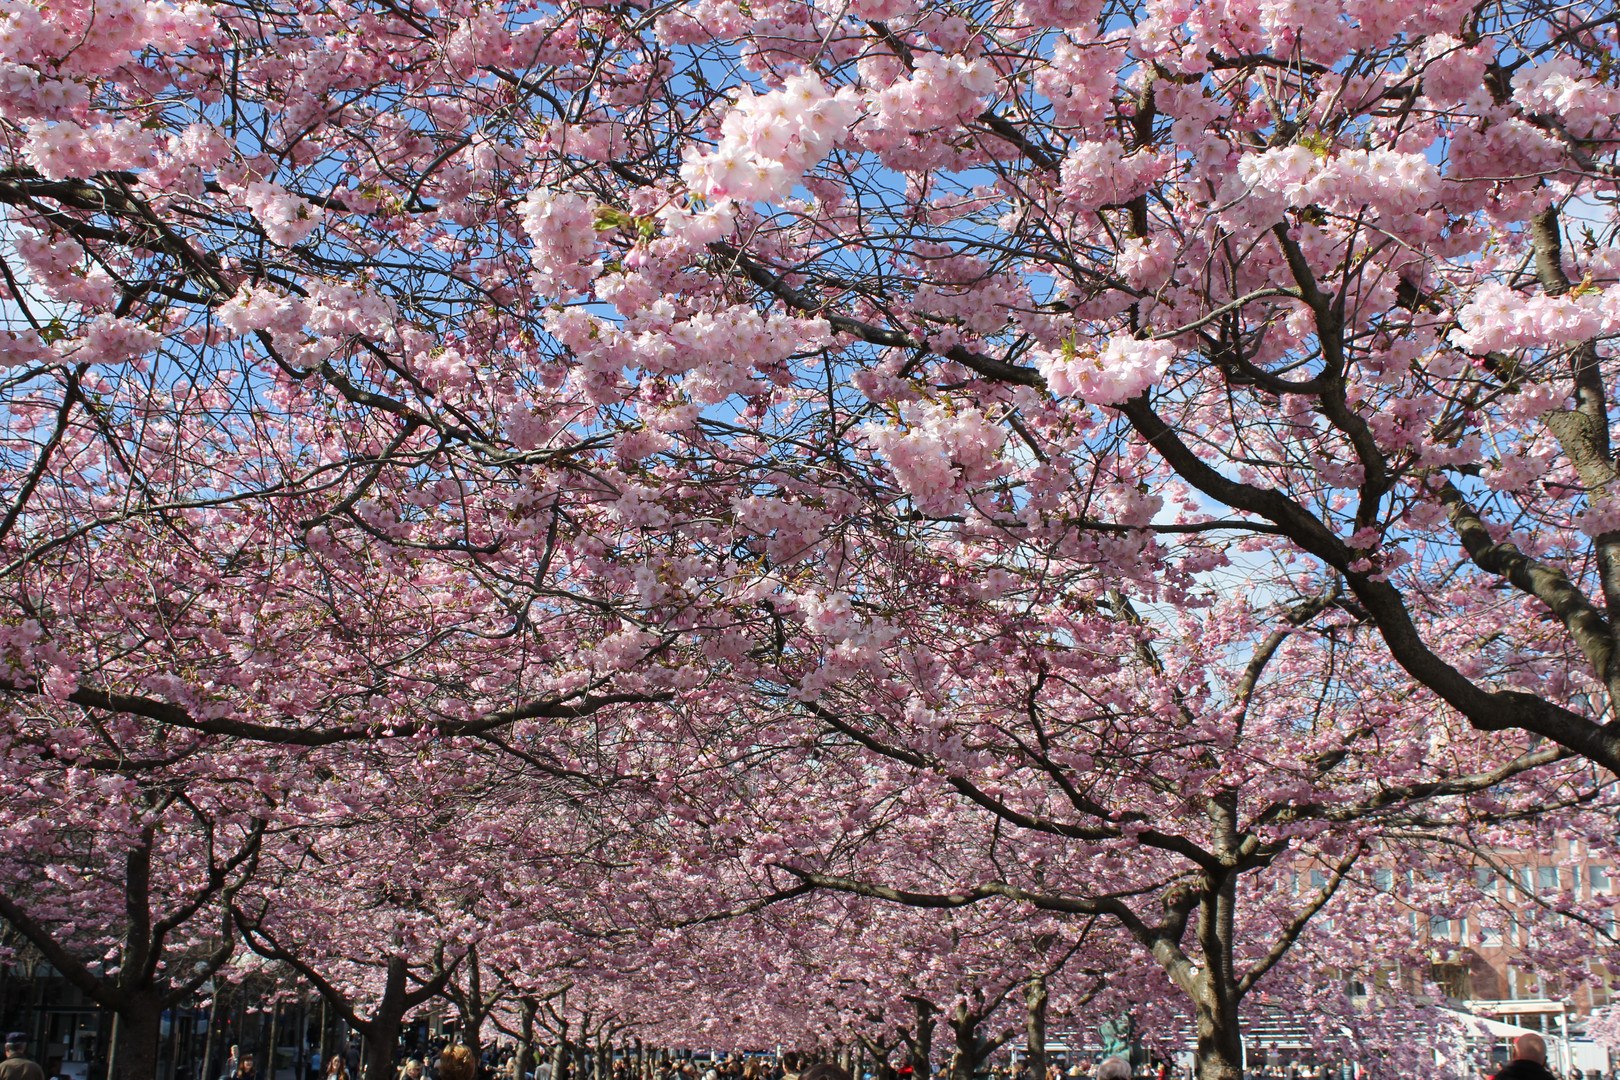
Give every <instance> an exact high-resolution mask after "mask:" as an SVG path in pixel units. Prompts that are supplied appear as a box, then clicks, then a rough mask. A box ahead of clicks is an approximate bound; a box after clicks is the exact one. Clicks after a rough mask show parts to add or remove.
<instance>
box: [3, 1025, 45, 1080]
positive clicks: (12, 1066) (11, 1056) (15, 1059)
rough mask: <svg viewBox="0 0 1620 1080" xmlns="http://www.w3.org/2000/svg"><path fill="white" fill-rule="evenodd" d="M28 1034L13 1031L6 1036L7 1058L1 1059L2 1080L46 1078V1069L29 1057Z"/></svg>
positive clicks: (39, 1079) (43, 1079) (36, 1079)
mask: <svg viewBox="0 0 1620 1080" xmlns="http://www.w3.org/2000/svg"><path fill="white" fill-rule="evenodd" d="M27 1049H28V1036H27V1035H25V1034H24V1033H22V1032H21V1031H13V1032H12V1033H11V1034H10V1035H7V1036H6V1059H5V1060H4V1061H0V1080H45V1070H44V1069H42V1068H40V1067H39V1066H38V1065H36V1064H35V1063H34V1062H32V1061H30V1060H29V1059H28V1055H27V1054H26V1053H25V1051H26V1050H27Z"/></svg>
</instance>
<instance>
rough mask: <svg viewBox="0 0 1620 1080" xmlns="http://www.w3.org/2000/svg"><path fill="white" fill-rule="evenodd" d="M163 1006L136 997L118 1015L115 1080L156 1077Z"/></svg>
mask: <svg viewBox="0 0 1620 1080" xmlns="http://www.w3.org/2000/svg"><path fill="white" fill-rule="evenodd" d="M162 1019H163V1007H162V1006H161V1005H160V1004H159V1003H158V1002H156V1001H142V1000H136V1001H135V1002H133V1003H132V1004H130V1005H128V1006H126V1007H125V1008H124V1009H122V1010H120V1012H119V1014H118V1021H119V1022H118V1072H117V1074H116V1075H115V1077H114V1080H153V1078H154V1077H156V1076H157V1065H158V1031H159V1030H160V1025H161V1023H162Z"/></svg>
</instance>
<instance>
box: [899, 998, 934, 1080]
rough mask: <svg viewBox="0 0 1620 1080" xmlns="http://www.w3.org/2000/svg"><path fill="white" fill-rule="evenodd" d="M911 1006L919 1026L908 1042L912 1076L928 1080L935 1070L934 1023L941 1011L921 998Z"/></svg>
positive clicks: (918, 1079) (919, 1079)
mask: <svg viewBox="0 0 1620 1080" xmlns="http://www.w3.org/2000/svg"><path fill="white" fill-rule="evenodd" d="M911 1005H912V1008H914V1009H915V1010H916V1012H917V1026H916V1027H914V1028H913V1029H912V1031H911V1034H910V1037H909V1038H907V1040H906V1041H907V1043H909V1044H910V1047H911V1068H912V1076H913V1077H914V1078H915V1080H928V1076H929V1073H930V1072H931V1070H932V1068H933V1066H932V1064H931V1062H930V1059H931V1058H932V1057H933V1056H934V1021H935V1019H936V1018H938V1016H939V1009H938V1008H936V1007H935V1006H934V1003H933V1002H931V1001H924V1000H923V999H922V998H920V997H914V998H912V999H911Z"/></svg>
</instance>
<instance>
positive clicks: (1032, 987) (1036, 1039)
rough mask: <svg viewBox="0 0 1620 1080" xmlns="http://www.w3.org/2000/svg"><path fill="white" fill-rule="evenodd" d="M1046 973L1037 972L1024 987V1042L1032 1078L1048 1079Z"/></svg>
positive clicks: (1038, 1079) (1031, 1079)
mask: <svg viewBox="0 0 1620 1080" xmlns="http://www.w3.org/2000/svg"><path fill="white" fill-rule="evenodd" d="M1046 1003H1047V992H1046V974H1045V972H1037V973H1036V974H1034V975H1031V976H1030V977H1029V982H1028V983H1027V984H1026V985H1025V987H1024V1044H1025V1046H1026V1048H1027V1049H1028V1057H1027V1064H1028V1071H1029V1077H1030V1080H1046Z"/></svg>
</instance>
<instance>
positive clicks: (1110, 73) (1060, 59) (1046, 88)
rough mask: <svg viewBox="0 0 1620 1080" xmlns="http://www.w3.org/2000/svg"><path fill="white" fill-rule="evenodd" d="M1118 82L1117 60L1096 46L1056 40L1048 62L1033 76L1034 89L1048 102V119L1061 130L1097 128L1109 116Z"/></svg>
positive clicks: (1110, 53) (1065, 38) (1106, 49)
mask: <svg viewBox="0 0 1620 1080" xmlns="http://www.w3.org/2000/svg"><path fill="white" fill-rule="evenodd" d="M1118 81H1119V58H1118V56H1117V55H1115V54H1114V52H1113V50H1111V49H1109V48H1107V47H1105V46H1103V45H1100V44H1097V43H1087V44H1084V45H1081V44H1076V43H1075V42H1073V41H1070V40H1069V39H1068V38H1067V37H1060V38H1058V39H1057V41H1056V42H1055V43H1054V44H1053V46H1052V60H1051V63H1050V64H1047V65H1043V66H1042V67H1041V68H1040V69H1039V70H1037V71H1036V73H1035V90H1036V92H1037V93H1039V94H1041V95H1042V96H1043V97H1045V98H1046V99H1047V100H1048V101H1050V102H1051V103H1052V118H1053V119H1054V120H1055V121H1057V122H1058V123H1059V124H1062V125H1064V126H1065V127H1070V126H1073V127H1079V128H1089V129H1097V128H1099V127H1100V126H1101V125H1102V124H1103V123H1104V121H1105V120H1106V118H1107V116H1108V114H1109V111H1110V109H1109V102H1110V101H1111V100H1112V98H1113V96H1114V89H1115V86H1116V85H1117V83H1118Z"/></svg>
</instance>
